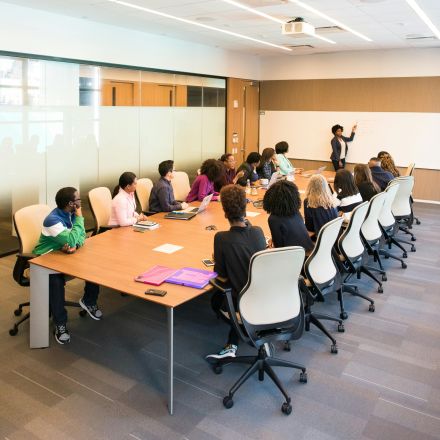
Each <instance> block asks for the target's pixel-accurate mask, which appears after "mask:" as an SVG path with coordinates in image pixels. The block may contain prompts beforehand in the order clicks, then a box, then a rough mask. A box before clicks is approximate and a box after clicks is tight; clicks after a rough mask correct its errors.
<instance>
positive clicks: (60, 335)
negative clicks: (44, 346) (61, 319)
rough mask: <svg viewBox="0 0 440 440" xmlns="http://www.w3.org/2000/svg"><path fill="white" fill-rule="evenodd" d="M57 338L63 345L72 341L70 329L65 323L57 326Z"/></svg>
mask: <svg viewBox="0 0 440 440" xmlns="http://www.w3.org/2000/svg"><path fill="white" fill-rule="evenodd" d="M55 340H56V341H57V342H58V344H61V345H64V344H67V343H68V342H70V335H69V331H68V330H67V327H66V326H65V325H64V324H62V325H56V326H55Z"/></svg>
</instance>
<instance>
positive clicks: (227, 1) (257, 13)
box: [223, 0, 336, 44]
mask: <svg viewBox="0 0 440 440" xmlns="http://www.w3.org/2000/svg"><path fill="white" fill-rule="evenodd" d="M223 1H224V2H225V3H229V4H230V5H233V6H236V7H237V8H240V9H244V10H245V11H248V12H251V13H252V14H255V15H259V16H260V17H264V18H267V19H268V20H272V21H274V22H275V23H279V24H285V21H283V20H281V19H279V18H276V17H274V16H272V15H269V14H266V13H265V12H261V11H259V10H258V9H254V8H251V7H250V6H246V5H243V4H242V3H239V2H236V1H235V0H223ZM310 37H315V38H318V39H319V40H323V41H326V42H327V43H331V44H336V42H335V41H333V40H330V39H329V38H325V37H322V36H321V35H316V34H310Z"/></svg>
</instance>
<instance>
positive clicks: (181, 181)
mask: <svg viewBox="0 0 440 440" xmlns="http://www.w3.org/2000/svg"><path fill="white" fill-rule="evenodd" d="M171 186H172V187H173V191H174V198H175V199H176V200H181V201H185V199H186V196H187V195H188V193H189V191H190V189H191V187H190V185H189V177H188V174H186V173H185V171H175V172H174V178H173V179H171Z"/></svg>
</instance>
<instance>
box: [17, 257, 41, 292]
mask: <svg viewBox="0 0 440 440" xmlns="http://www.w3.org/2000/svg"><path fill="white" fill-rule="evenodd" d="M36 256H37V255H35V254H17V260H16V262H15V265H14V269H13V271H12V276H13V278H14V280H15V281H16V282H17V283H18V284H19V285H20V286H29V284H30V280H29V278H27V277H25V276H24V271H25V270H26V269H27V268H28V267H29V260H32V259H33V258H35V257H36Z"/></svg>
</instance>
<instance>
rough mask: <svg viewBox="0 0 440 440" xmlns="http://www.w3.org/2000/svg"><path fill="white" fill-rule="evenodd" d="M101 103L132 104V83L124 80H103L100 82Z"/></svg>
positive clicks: (113, 104) (114, 104) (108, 104)
mask: <svg viewBox="0 0 440 440" xmlns="http://www.w3.org/2000/svg"><path fill="white" fill-rule="evenodd" d="M102 105H107V106H132V105H134V83H132V82H124V81H104V82H103V84H102Z"/></svg>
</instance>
